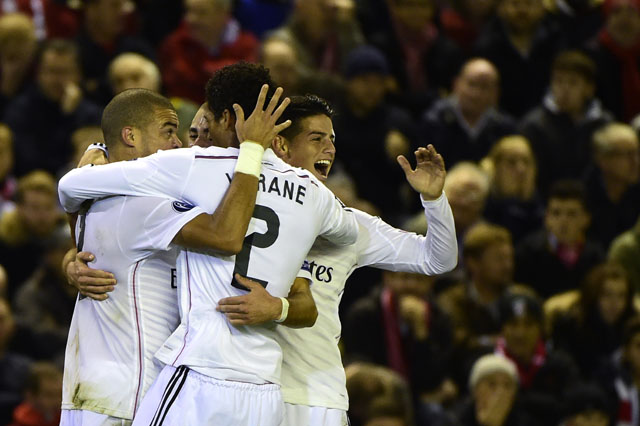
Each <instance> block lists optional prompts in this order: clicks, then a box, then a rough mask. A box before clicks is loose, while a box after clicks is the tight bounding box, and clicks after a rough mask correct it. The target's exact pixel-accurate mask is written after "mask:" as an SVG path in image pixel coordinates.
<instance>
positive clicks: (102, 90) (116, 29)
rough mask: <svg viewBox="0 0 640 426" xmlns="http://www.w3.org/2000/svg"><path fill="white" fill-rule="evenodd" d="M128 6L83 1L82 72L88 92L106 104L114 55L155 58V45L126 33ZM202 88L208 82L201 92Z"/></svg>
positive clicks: (110, 0) (116, 0)
mask: <svg viewBox="0 0 640 426" xmlns="http://www.w3.org/2000/svg"><path fill="white" fill-rule="evenodd" d="M125 5H126V2H125V0H85V1H83V12H84V15H83V19H84V22H83V28H82V30H81V32H80V34H79V35H78V37H77V38H76V43H77V44H78V51H79V55H80V64H81V71H82V75H83V78H84V79H85V89H86V91H87V95H88V96H89V98H91V99H92V100H93V101H94V102H96V103H98V104H99V105H102V106H104V105H106V104H107V103H108V102H109V101H110V100H111V91H110V90H109V83H108V79H107V69H108V68H109V62H111V60H112V59H113V58H115V57H116V56H118V55H119V54H121V53H124V52H136V53H140V54H141V55H144V56H146V57H148V58H151V59H155V54H154V51H153V48H152V47H151V46H150V45H149V44H148V43H147V42H146V41H145V40H143V39H141V38H138V37H135V36H131V35H128V34H126V32H125V23H126V19H125V18H126V14H127V11H126V8H125ZM185 78H186V76H185ZM202 87H204V84H202V85H201V87H200V90H201V91H202Z"/></svg>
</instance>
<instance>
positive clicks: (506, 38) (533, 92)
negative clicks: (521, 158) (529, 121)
mask: <svg viewBox="0 0 640 426" xmlns="http://www.w3.org/2000/svg"><path fill="white" fill-rule="evenodd" d="M497 12H498V13H497V19H496V20H495V21H494V22H492V23H491V24H489V25H488V26H487V27H486V28H485V30H484V32H483V33H482V34H480V36H479V37H478V41H477V43H476V46H475V48H474V54H475V55H477V56H481V57H483V58H487V59H488V60H489V61H491V62H492V63H493V64H494V65H495V66H496V68H498V71H499V72H500V76H501V79H500V96H501V98H500V103H499V104H500V107H501V108H502V109H503V110H504V111H505V112H507V113H508V114H511V115H512V116H514V117H516V118H521V117H522V116H523V115H524V114H525V113H526V112H527V111H529V110H530V109H531V108H533V107H534V106H535V105H536V104H537V103H538V102H539V101H540V94H541V93H544V90H545V89H546V87H547V85H548V84H549V69H550V67H551V61H552V59H553V56H554V55H555V52H556V50H557V49H558V31H557V28H555V26H554V25H553V24H552V23H551V22H550V21H549V20H546V19H545V15H546V12H545V9H544V5H543V0H499V2H498V9H497Z"/></svg>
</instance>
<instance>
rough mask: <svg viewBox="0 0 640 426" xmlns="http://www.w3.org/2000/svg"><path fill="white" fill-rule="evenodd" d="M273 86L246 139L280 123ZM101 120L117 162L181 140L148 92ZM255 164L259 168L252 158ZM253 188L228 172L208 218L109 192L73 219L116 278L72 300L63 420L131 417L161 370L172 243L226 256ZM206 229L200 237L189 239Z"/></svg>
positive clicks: (115, 104)
mask: <svg viewBox="0 0 640 426" xmlns="http://www.w3.org/2000/svg"><path fill="white" fill-rule="evenodd" d="M279 93H281V92H276V95H275V96H274V97H273V100H272V102H271V103H270V105H269V106H268V107H267V111H266V112H263V111H262V104H261V103H260V102H264V95H266V88H265V90H263V91H262V93H261V96H262V97H261V101H259V102H258V106H257V108H258V109H259V114H256V113H255V112H254V114H252V116H251V117H250V118H249V120H248V122H247V123H243V125H242V126H240V127H241V130H242V132H243V133H244V134H246V135H248V136H250V137H251V139H252V140H257V141H260V142H261V143H263V144H264V145H268V144H269V142H270V141H271V140H272V139H273V136H274V135H275V134H276V133H277V132H278V131H279V130H280V129H279V127H280V126H275V120H277V118H278V117H279V115H280V114H281V113H282V110H283V109H284V108H286V103H283V105H282V106H281V108H279V109H278V110H276V111H275V113H274V114H273V117H271V113H272V112H273V108H274V107H275V105H276V103H277V102H278V98H279ZM257 116H260V117H261V118H269V120H266V121H265V120H258V119H256V117H257ZM269 121H271V122H269ZM244 124H246V125H244ZM102 125H103V132H104V134H105V140H106V143H107V146H109V147H110V150H111V156H112V160H113V161H116V162H117V161H122V160H131V159H135V158H137V157H144V156H146V155H149V154H151V153H153V152H155V151H157V150H158V149H171V148H177V147H179V146H181V142H180V140H179V139H178V137H177V135H176V133H177V126H178V117H177V114H176V112H175V110H174V108H173V106H172V105H171V103H170V102H169V100H168V99H166V98H164V97H162V96H160V95H158V94H156V93H154V92H151V91H148V90H142V89H135V90H128V91H125V92H123V93H121V94H119V95H117V96H116V97H115V98H114V99H113V100H112V101H111V102H110V103H109V105H107V107H106V108H105V111H104V114H103V118H102ZM286 126H287V123H285V124H284V126H283V127H286ZM265 141H266V143H265ZM250 143H251V144H254V145H256V146H257V147H259V149H260V150H262V149H263V147H262V146H260V145H258V144H257V143H254V142H250ZM255 162H256V164H258V165H259V163H260V158H258V159H257V160H255ZM257 187H258V179H257V178H256V177H255V176H252V175H250V174H246V173H242V172H240V173H236V174H235V176H234V179H233V183H232V184H231V186H230V187H229V191H228V192H227V194H226V196H225V199H224V200H223V201H222V203H221V205H220V208H219V209H218V210H217V211H216V213H215V214H213V215H211V216H209V215H207V214H205V212H204V211H203V210H202V209H200V208H198V207H194V206H191V205H189V204H187V203H182V202H178V201H173V200H169V199H163V198H150V197H111V198H108V199H105V200H100V201H97V202H95V203H93V205H92V206H91V207H90V209H88V212H87V213H85V214H84V215H83V216H82V217H81V218H80V220H79V222H78V226H77V232H76V235H77V243H78V246H79V248H80V249H82V248H86V249H88V250H91V251H92V252H93V253H96V254H97V255H98V259H97V262H96V265H97V266H100V267H102V268H105V269H107V268H108V269H109V270H111V271H112V272H113V273H114V275H115V277H116V278H117V279H118V280H119V281H120V282H121V283H123V284H121V285H119V286H118V288H117V289H116V291H114V292H113V293H112V294H111V297H110V298H109V300H108V301H106V302H95V301H93V300H91V299H84V298H83V297H80V298H79V300H78V301H77V303H76V307H75V310H74V315H73V319H72V323H71V327H70V333H69V340H68V344H67V351H66V357H65V377H64V391H63V414H62V419H61V424H62V425H111V424H128V423H131V420H132V418H133V415H134V412H135V410H136V408H137V407H138V405H139V402H140V400H141V399H142V396H143V395H144V393H145V391H146V390H147V388H148V387H149V386H150V385H151V383H152V382H153V380H154V379H155V378H156V376H157V374H158V373H159V371H160V370H161V368H162V366H161V365H160V363H158V362H157V361H155V360H154V359H153V355H154V353H155V352H156V351H157V350H158V349H159V348H160V346H161V345H162V343H164V341H165V340H166V339H167V337H168V336H169V335H170V334H171V332H173V331H174V330H175V328H176V327H177V325H178V322H179V315H178V304H177V297H176V256H177V249H175V248H170V247H169V245H170V243H171V242H177V243H180V244H183V245H188V246H189V245H191V244H196V245H197V246H200V247H206V248H208V249H213V250H218V251H221V252H223V253H228V254H230V255H231V254H233V253H237V252H239V251H240V248H241V246H242V241H243V239H244V234H245V231H246V229H247V227H248V224H249V220H250V218H251V212H252V210H253V206H254V204H255V196H256V192H257ZM207 228H208V232H206V235H202V236H196V237H194V233H196V234H198V233H201V232H202V231H203V230H207Z"/></svg>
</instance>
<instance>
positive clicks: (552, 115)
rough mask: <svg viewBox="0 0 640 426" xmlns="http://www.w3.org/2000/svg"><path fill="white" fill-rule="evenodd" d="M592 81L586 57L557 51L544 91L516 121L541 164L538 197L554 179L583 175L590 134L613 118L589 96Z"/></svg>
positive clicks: (591, 65) (591, 67) (592, 71)
mask: <svg viewBox="0 0 640 426" xmlns="http://www.w3.org/2000/svg"><path fill="white" fill-rule="evenodd" d="M595 78H596V68H595V64H594V63H593V61H592V60H591V59H590V58H589V57H588V56H586V55H585V54H583V53H581V52H579V51H565V52H562V53H560V54H559V55H558V56H556V58H555V59H554V61H553V65H552V67H551V88H550V91H549V93H547V95H546V96H545V97H544V100H543V101H542V104H541V105H539V106H537V107H536V108H535V109H534V110H533V111H531V112H530V113H529V114H527V116H526V117H525V118H524V119H523V121H522V123H521V131H522V134H523V135H525V136H526V137H527V138H528V139H529V140H530V141H531V147H532V148H533V152H534V153H535V155H536V160H537V162H538V164H544V167H541V168H540V172H539V173H538V188H539V189H540V191H541V192H542V194H543V195H546V194H548V191H549V187H550V185H551V184H552V183H553V182H554V181H556V180H558V179H580V178H582V177H583V176H584V174H585V172H586V170H587V168H588V166H590V165H591V164H592V163H593V160H592V155H591V139H592V138H593V134H594V133H595V132H596V131H597V130H598V129H599V128H600V127H602V126H603V125H605V124H607V123H609V122H611V121H612V119H613V117H612V115H611V114H610V113H609V112H607V111H604V110H603V109H602V106H601V104H600V101H599V100H598V99H595V98H594V92H595Z"/></svg>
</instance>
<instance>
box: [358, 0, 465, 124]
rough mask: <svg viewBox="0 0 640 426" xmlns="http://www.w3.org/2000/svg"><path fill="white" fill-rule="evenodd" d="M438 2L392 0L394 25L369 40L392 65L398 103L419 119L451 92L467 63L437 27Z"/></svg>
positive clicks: (379, 31)
mask: <svg viewBox="0 0 640 426" xmlns="http://www.w3.org/2000/svg"><path fill="white" fill-rule="evenodd" d="M435 3H436V2H435V1H434V0H393V1H388V2H387V4H388V5H389V16H390V19H391V25H390V27H389V28H386V29H385V28H382V29H378V31H377V32H376V33H375V34H372V35H371V36H370V37H369V41H370V42H371V44H373V45H374V46H376V47H377V48H378V49H380V50H381V51H382V52H383V53H384V55H385V56H386V57H387V59H388V60H389V62H390V65H391V74H392V75H393V76H394V77H395V79H396V83H397V86H398V87H397V95H396V98H397V99H396V100H397V101H398V102H399V103H401V104H402V105H403V106H405V107H406V108H408V109H409V110H410V111H411V112H412V113H413V115H414V116H415V117H419V116H420V114H422V113H423V112H424V110H425V109H426V108H428V107H429V105H430V104H431V102H432V100H433V99H434V98H437V97H438V96H439V95H440V93H444V92H447V91H449V90H450V89H451V83H452V80H453V77H454V76H455V75H457V74H458V71H459V70H460V67H461V65H462V62H463V60H464V57H463V53H462V51H461V50H460V49H459V48H458V47H457V46H456V44H455V43H454V42H452V41H451V40H449V39H448V38H447V37H445V36H443V35H442V34H440V32H439V31H438V29H437V28H436V25H435V24H434V22H433V21H434V19H433V18H434V14H435V7H436V5H435Z"/></svg>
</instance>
